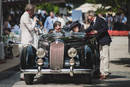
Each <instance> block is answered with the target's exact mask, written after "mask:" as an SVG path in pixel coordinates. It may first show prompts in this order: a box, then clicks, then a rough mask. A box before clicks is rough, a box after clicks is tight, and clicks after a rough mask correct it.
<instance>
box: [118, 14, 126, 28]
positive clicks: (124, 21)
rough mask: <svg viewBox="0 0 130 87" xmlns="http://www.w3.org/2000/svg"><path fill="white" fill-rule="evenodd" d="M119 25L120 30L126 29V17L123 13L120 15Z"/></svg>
mask: <svg viewBox="0 0 130 87" xmlns="http://www.w3.org/2000/svg"><path fill="white" fill-rule="evenodd" d="M120 23H121V30H125V29H126V28H127V25H126V24H127V17H126V16H125V14H124V13H122V14H121V16H120Z"/></svg>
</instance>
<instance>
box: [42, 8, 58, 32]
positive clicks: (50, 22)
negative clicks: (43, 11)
mask: <svg viewBox="0 0 130 87" xmlns="http://www.w3.org/2000/svg"><path fill="white" fill-rule="evenodd" d="M55 21H57V17H55V15H54V13H53V12H52V11H51V12H50V16H48V17H47V19H46V20H45V23H44V29H46V31H47V32H49V31H50V30H51V29H53V24H54V22H55Z"/></svg>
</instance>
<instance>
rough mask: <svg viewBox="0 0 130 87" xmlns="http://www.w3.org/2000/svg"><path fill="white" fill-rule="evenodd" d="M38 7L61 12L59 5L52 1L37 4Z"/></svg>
mask: <svg viewBox="0 0 130 87" xmlns="http://www.w3.org/2000/svg"><path fill="white" fill-rule="evenodd" d="M36 9H37V10H38V9H42V10H46V11H47V12H50V11H54V13H58V12H59V7H58V6H57V5H54V4H51V3H41V4H39V5H37V6H36Z"/></svg>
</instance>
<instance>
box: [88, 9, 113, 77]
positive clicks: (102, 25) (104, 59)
mask: <svg viewBox="0 0 130 87" xmlns="http://www.w3.org/2000/svg"><path fill="white" fill-rule="evenodd" d="M88 14H89V15H88V19H89V20H90V21H91V24H90V26H89V27H88V29H87V30H86V33H88V32H93V33H94V34H96V38H97V41H98V44H99V50H100V79H105V78H107V76H108V75H109V74H110V73H109V46H110V43H111V42H112V40H111V38H110V36H109V34H108V31H107V30H108V26H107V23H106V22H105V20H104V19H103V18H101V17H98V16H96V15H95V12H94V11H90V12H89V13H88Z"/></svg>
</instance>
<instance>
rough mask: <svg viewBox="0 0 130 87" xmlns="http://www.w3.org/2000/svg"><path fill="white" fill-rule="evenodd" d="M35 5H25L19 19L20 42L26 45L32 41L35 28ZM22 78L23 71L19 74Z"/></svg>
mask: <svg viewBox="0 0 130 87" xmlns="http://www.w3.org/2000/svg"><path fill="white" fill-rule="evenodd" d="M34 9H35V6H34V5H32V4H27V5H26V7H25V12H24V13H23V15H22V16H21V19H20V29H21V43H22V45H23V46H24V45H25V46H26V45H27V44H33V43H34V37H33V31H34V29H35V25H36V21H37V20H38V19H37V18H36V17H34V18H33V15H34ZM20 78H21V79H24V78H23V73H21V76H20Z"/></svg>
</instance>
